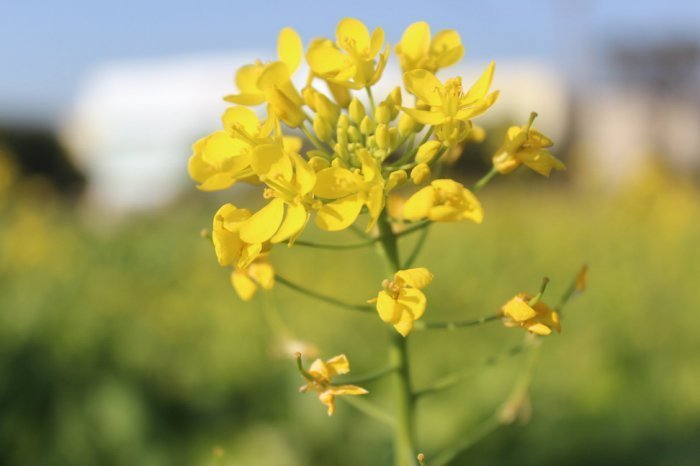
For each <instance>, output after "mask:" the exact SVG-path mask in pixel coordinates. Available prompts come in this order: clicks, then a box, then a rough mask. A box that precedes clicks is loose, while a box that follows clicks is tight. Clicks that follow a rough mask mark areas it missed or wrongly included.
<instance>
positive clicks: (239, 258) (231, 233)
mask: <svg viewBox="0 0 700 466" xmlns="http://www.w3.org/2000/svg"><path fill="white" fill-rule="evenodd" d="M251 216H252V213H251V212H250V210H248V209H239V208H237V207H236V206H235V205H233V204H224V205H223V206H221V207H220V208H219V210H218V211H217V212H216V214H215V215H214V224H213V228H212V242H213V243H214V251H215V252H216V258H217V259H218V261H219V264H220V265H223V266H225V265H235V266H236V267H240V268H246V267H248V265H250V263H251V262H253V261H254V260H255V259H256V258H257V257H258V256H259V255H260V253H261V252H262V249H263V245H262V242H247V241H244V240H243V239H242V238H241V234H240V230H241V227H242V226H243V224H244V223H245V222H246V221H247V220H248V219H249V218H250V217H251Z"/></svg>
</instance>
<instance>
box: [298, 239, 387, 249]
mask: <svg viewBox="0 0 700 466" xmlns="http://www.w3.org/2000/svg"><path fill="white" fill-rule="evenodd" d="M376 242H377V238H372V239H369V240H367V241H362V242H359V243H347V244H330V243H314V242H311V241H295V242H294V244H295V245H298V246H305V247H308V248H318V249H359V248H364V247H367V246H371V245H373V244H374V243H376Z"/></svg>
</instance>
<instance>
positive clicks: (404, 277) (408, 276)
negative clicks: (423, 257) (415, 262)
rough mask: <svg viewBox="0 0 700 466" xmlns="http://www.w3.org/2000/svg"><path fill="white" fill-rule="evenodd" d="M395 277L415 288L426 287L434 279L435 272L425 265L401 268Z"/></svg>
mask: <svg viewBox="0 0 700 466" xmlns="http://www.w3.org/2000/svg"><path fill="white" fill-rule="evenodd" d="M395 277H396V278H398V279H400V280H401V281H403V282H404V283H405V284H407V285H410V286H412V287H414V288H425V287H426V286H428V285H429V284H430V282H431V281H433V274H432V272H430V270H428V269H426V268H425V267H416V268H413V269H406V270H399V271H398V272H396V274H395Z"/></svg>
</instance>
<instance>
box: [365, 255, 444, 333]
mask: <svg viewBox="0 0 700 466" xmlns="http://www.w3.org/2000/svg"><path fill="white" fill-rule="evenodd" d="M432 280H433V274H432V273H431V272H430V271H429V270H428V269H426V268H423V267H419V268H415V269H406V270H399V271H398V272H396V273H395V274H394V280H393V281H389V280H385V281H384V283H383V284H382V285H383V286H384V290H382V291H380V292H379V295H378V296H377V297H376V298H375V299H373V300H370V302H375V301H376V303H377V312H378V313H379V317H380V318H381V319H382V320H383V321H384V322H387V323H390V324H392V325H393V326H394V328H395V329H396V331H397V332H399V333H400V334H401V335H402V336H404V337H405V336H406V335H408V334H409V333H411V330H412V329H413V323H414V322H415V321H416V320H418V319H420V318H421V317H422V316H423V313H424V312H425V305H426V299H425V295H424V294H423V292H422V291H420V290H421V289H422V288H425V287H426V286H428V285H429V284H430V282H431V281H432Z"/></svg>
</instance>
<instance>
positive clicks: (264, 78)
mask: <svg viewBox="0 0 700 466" xmlns="http://www.w3.org/2000/svg"><path fill="white" fill-rule="evenodd" d="M290 77H291V73H290V71H289V67H288V66H287V65H286V64H285V63H284V62H281V61H275V62H272V63H268V64H267V65H265V68H263V71H262V73H260V77H259V78H258V88H260V89H261V90H263V91H264V90H266V89H269V88H271V87H273V86H281V85H283V84H284V83H286V82H288V81H289V79H290Z"/></svg>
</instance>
